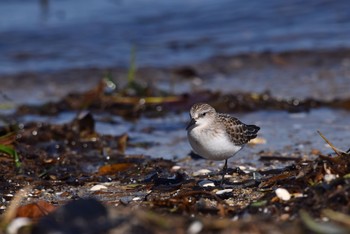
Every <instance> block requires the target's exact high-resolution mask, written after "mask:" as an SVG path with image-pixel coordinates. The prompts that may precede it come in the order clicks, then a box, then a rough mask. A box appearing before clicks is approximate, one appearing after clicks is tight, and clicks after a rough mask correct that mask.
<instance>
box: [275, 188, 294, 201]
mask: <svg viewBox="0 0 350 234" xmlns="http://www.w3.org/2000/svg"><path fill="white" fill-rule="evenodd" d="M275 193H276V195H277V197H278V198H279V199H281V200H283V201H289V200H290V198H291V197H292V196H291V195H290V193H289V192H288V190H287V189H284V188H278V189H276V190H275Z"/></svg>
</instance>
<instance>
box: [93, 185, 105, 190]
mask: <svg viewBox="0 0 350 234" xmlns="http://www.w3.org/2000/svg"><path fill="white" fill-rule="evenodd" d="M102 189H107V187H106V186H104V185H102V184H97V185H95V186H92V188H91V189H90V191H100V190H102Z"/></svg>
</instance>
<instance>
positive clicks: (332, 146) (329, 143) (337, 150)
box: [317, 130, 344, 156]
mask: <svg viewBox="0 0 350 234" xmlns="http://www.w3.org/2000/svg"><path fill="white" fill-rule="evenodd" d="M317 133H318V134H319V135H320V136H321V137H322V138H323V140H324V141H325V142H327V144H328V145H329V146H330V147H331V148H332V149H333V151H334V152H335V153H336V154H337V155H338V156H341V152H342V153H344V152H343V151H341V150H339V149H337V148H335V146H334V145H333V144H332V143H331V142H330V141H329V140H328V139H327V138H326V137H325V136H324V135H323V134H322V133H321V132H320V131H318V130H317ZM339 151H341V152H339Z"/></svg>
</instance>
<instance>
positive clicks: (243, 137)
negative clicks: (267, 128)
mask: <svg viewBox="0 0 350 234" xmlns="http://www.w3.org/2000/svg"><path fill="white" fill-rule="evenodd" d="M218 118H219V119H220V121H221V122H222V123H223V124H224V125H226V131H227V133H228V134H229V135H230V138H231V141H232V142H233V143H234V144H235V145H244V144H246V143H248V141H250V140H251V139H254V138H255V137H256V136H257V133H258V131H259V130H260V128H259V127H258V126H255V125H246V124H244V123H242V122H241V121H239V120H238V119H236V118H234V117H232V116H230V115H227V114H221V113H219V114H218Z"/></svg>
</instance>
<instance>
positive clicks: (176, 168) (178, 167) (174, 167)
mask: <svg viewBox="0 0 350 234" xmlns="http://www.w3.org/2000/svg"><path fill="white" fill-rule="evenodd" d="M180 169H181V167H180V166H177V165H176V166H173V167H172V168H171V170H172V171H178V170H180Z"/></svg>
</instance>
